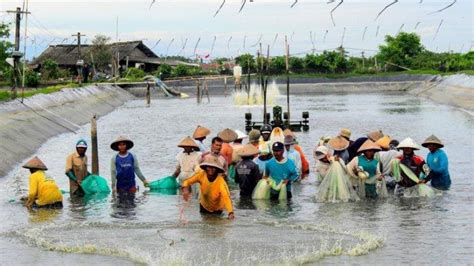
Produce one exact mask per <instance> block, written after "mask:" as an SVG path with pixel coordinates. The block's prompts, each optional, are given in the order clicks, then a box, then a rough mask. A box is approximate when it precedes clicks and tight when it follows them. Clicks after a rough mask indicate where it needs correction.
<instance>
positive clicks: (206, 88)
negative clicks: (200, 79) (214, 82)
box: [202, 79, 211, 103]
mask: <svg viewBox="0 0 474 266" xmlns="http://www.w3.org/2000/svg"><path fill="white" fill-rule="evenodd" d="M204 92H205V93H206V95H207V102H208V103H210V102H211V98H210V97H209V86H208V85H207V80H206V79H205V80H204V87H203V90H202V94H204Z"/></svg>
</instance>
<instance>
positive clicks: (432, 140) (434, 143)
mask: <svg viewBox="0 0 474 266" xmlns="http://www.w3.org/2000/svg"><path fill="white" fill-rule="evenodd" d="M421 146H423V147H425V148H427V149H428V150H429V151H430V152H435V151H437V150H438V149H440V148H443V147H444V144H443V143H442V142H441V140H440V139H438V138H437V137H436V136H435V135H431V136H429V137H428V138H427V139H426V140H425V141H424V142H423V143H422V144H421Z"/></svg>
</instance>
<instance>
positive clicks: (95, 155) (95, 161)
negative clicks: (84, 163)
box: [91, 115, 99, 175]
mask: <svg viewBox="0 0 474 266" xmlns="http://www.w3.org/2000/svg"><path fill="white" fill-rule="evenodd" d="M91 142H92V173H93V174H94V175H99V149H98V145H97V115H94V116H93V117H92V121H91Z"/></svg>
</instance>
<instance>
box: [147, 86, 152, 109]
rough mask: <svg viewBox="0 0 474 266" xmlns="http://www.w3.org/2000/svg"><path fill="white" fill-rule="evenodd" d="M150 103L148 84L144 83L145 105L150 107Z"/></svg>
mask: <svg viewBox="0 0 474 266" xmlns="http://www.w3.org/2000/svg"><path fill="white" fill-rule="evenodd" d="M150 102H151V93H150V83H149V82H147V83H146V105H147V106H148V107H150Z"/></svg>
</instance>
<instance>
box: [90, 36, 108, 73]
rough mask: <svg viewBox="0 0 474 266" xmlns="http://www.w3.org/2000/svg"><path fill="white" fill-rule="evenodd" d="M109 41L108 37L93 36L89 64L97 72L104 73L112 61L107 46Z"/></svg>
mask: <svg viewBox="0 0 474 266" xmlns="http://www.w3.org/2000/svg"><path fill="white" fill-rule="evenodd" d="M109 41H110V38H109V37H107V36H105V35H101V34H98V35H96V36H94V39H93V40H92V48H91V54H90V55H89V56H90V62H92V64H93V65H94V66H95V68H96V69H97V71H99V72H104V71H105V70H106V69H107V68H108V66H109V64H110V62H111V61H112V51H111V50H110V47H109V46H108V45H107V44H108V42H109Z"/></svg>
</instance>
